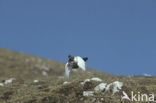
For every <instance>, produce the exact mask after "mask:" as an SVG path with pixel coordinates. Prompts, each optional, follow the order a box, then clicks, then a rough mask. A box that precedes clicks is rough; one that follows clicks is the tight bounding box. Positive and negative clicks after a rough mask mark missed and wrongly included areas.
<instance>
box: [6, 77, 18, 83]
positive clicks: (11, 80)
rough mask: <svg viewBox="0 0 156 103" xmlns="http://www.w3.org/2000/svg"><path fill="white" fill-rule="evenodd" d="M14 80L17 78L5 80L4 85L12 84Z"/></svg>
mask: <svg viewBox="0 0 156 103" xmlns="http://www.w3.org/2000/svg"><path fill="white" fill-rule="evenodd" d="M14 80H16V79H15V78H10V79H8V80H5V82H4V84H9V83H12V82H13V81H14Z"/></svg>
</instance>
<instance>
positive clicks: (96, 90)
mask: <svg viewBox="0 0 156 103" xmlns="http://www.w3.org/2000/svg"><path fill="white" fill-rule="evenodd" d="M106 85H107V83H100V84H99V85H97V86H96V87H95V88H94V91H95V92H102V91H104V90H105V88H106Z"/></svg>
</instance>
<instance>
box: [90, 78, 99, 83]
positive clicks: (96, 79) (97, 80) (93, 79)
mask: <svg viewBox="0 0 156 103" xmlns="http://www.w3.org/2000/svg"><path fill="white" fill-rule="evenodd" d="M90 80H92V81H96V82H102V79H100V78H97V77H94V78H91V79H90Z"/></svg>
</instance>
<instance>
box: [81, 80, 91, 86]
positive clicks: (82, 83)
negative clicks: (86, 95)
mask: <svg viewBox="0 0 156 103" xmlns="http://www.w3.org/2000/svg"><path fill="white" fill-rule="evenodd" d="M86 82H90V79H85V80H84V82H81V83H80V84H81V85H83V86H84V84H85V83H86Z"/></svg>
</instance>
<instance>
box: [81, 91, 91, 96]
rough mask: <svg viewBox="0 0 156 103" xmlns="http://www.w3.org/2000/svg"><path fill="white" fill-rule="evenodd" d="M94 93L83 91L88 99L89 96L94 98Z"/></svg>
mask: <svg viewBox="0 0 156 103" xmlns="http://www.w3.org/2000/svg"><path fill="white" fill-rule="evenodd" d="M93 95H94V92H93V91H83V96H85V97H88V96H93Z"/></svg>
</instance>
